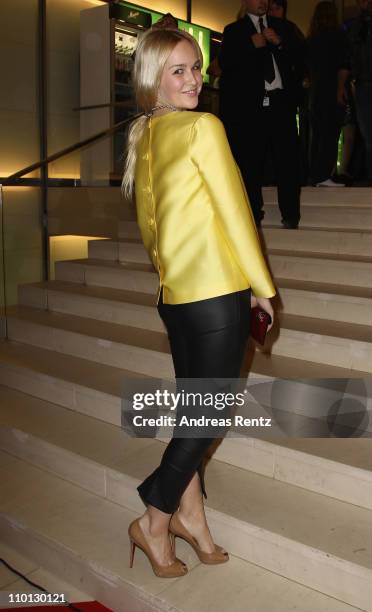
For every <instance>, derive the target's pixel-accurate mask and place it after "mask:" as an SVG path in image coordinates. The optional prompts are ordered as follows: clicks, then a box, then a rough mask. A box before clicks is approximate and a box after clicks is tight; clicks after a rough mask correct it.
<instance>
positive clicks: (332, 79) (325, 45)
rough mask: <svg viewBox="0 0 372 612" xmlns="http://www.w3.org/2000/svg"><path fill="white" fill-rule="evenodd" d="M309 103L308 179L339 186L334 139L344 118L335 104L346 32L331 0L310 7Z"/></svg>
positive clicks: (338, 106) (343, 56) (308, 43)
mask: <svg viewBox="0 0 372 612" xmlns="http://www.w3.org/2000/svg"><path fill="white" fill-rule="evenodd" d="M307 66H308V73H309V107H310V169H309V173H310V182H311V183H312V184H314V185H316V186H318V187H320V186H321V187H343V186H344V184H343V183H341V182H336V181H334V180H332V176H333V174H336V173H337V158H338V141H339V138H340V133H341V128H342V125H343V122H344V113H345V109H344V106H342V105H341V104H339V102H338V99H337V94H338V76H339V72H340V71H342V70H343V69H345V68H346V67H347V42H346V35H345V33H344V32H343V31H342V30H341V28H340V26H339V22H338V15H337V8H336V6H335V4H334V3H333V2H330V1H328V0H323V1H322V2H319V3H318V4H317V5H316V7H315V10H314V14H313V17H312V20H311V25H310V31H309V35H308V38H307Z"/></svg>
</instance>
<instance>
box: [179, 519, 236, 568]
mask: <svg viewBox="0 0 372 612" xmlns="http://www.w3.org/2000/svg"><path fill="white" fill-rule="evenodd" d="M169 533H170V536H171V545H172V550H173V551H175V538H176V537H179V538H182V539H183V540H185V541H186V542H188V544H190V546H192V548H193V549H194V550H195V552H196V554H197V555H198V557H199V560H200V561H201V562H202V563H206V564H208V565H217V564H218V563H226V561H228V560H229V553H227V552H226V551H224V550H223V548H222V547H221V546H219V545H218V544H215V550H214V551H213V552H211V553H208V552H205V551H204V550H202V549H201V548H200V546H199V545H198V543H197V541H196V540H195V538H194V537H193V536H192V535H191V533H190V532H189V531H188V530H187V529H186V527H185V526H184V524H183V523H182V522H181V520H180V518H179V516H178V513H177V512H175V513H174V514H173V515H172V518H171V520H170V523H169Z"/></svg>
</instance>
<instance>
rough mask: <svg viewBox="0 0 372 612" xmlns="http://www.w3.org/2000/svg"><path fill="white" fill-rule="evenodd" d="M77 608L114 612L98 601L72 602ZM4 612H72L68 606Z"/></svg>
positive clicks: (9, 609) (86, 611) (29, 608)
mask: <svg viewBox="0 0 372 612" xmlns="http://www.w3.org/2000/svg"><path fill="white" fill-rule="evenodd" d="M71 603H73V605H74V606H75V607H76V608H80V610H84V612H112V610H110V608H106V607H105V606H103V605H102V604H100V603H98V601H79V602H75V601H74V602H71ZM1 610H2V611H5V612H6V611H9V612H14V611H15V610H22V612H23V610H34V611H35V610H43V611H44V612H47V611H48V612H58V611H59V610H70V611H71V608H69V607H68V606H27V607H25V608H24V607H23V606H21V607H19V606H18V607H16V608H15V607H13V608H1Z"/></svg>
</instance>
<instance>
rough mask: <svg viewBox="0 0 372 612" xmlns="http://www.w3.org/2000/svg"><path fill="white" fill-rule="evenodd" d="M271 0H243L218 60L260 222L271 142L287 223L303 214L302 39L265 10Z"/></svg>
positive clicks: (226, 107)
mask: <svg viewBox="0 0 372 612" xmlns="http://www.w3.org/2000/svg"><path fill="white" fill-rule="evenodd" d="M267 10H268V0H243V5H242V10H241V12H240V15H239V17H240V18H239V19H238V21H236V22H234V23H231V24H229V25H228V26H226V28H225V30H224V33H223V42H222V47H221V53H220V56H219V63H220V66H221V69H222V75H221V78H220V116H221V119H222V121H223V122H224V124H225V128H226V132H227V135H228V138H229V141H230V145H231V148H232V151H233V154H234V156H235V159H236V161H237V163H238V165H239V167H240V170H241V173H242V177H243V180H244V183H245V186H246V189H247V192H248V196H249V199H250V203H251V206H252V210H253V214H254V216H255V220H256V223H257V225H260V223H261V220H262V219H263V217H264V211H263V199H262V182H263V172H264V165H265V158H266V154H267V151H268V148H269V146H270V149H271V154H272V158H273V161H274V165H275V170H276V178H277V185H278V202H279V208H280V211H281V213H282V224H283V227H285V228H288V229H296V228H297V227H298V223H299V220H300V163H299V162H300V153H299V142H298V131H297V124H296V107H297V88H298V83H297V79H296V76H295V75H296V67H297V66H298V64H299V62H302V61H303V53H304V49H303V43H302V42H301V40H300V39H299V38H298V37H297V36H296V35H295V34H294V29H293V27H291V26H290V25H289V24H288V23H287V22H286V21H285V20H283V19H278V18H275V17H270V16H268V15H267Z"/></svg>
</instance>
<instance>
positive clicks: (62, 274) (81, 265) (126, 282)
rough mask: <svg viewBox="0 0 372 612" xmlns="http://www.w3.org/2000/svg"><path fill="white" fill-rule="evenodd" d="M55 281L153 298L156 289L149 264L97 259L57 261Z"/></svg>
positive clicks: (156, 283) (153, 273) (156, 279)
mask: <svg viewBox="0 0 372 612" xmlns="http://www.w3.org/2000/svg"><path fill="white" fill-rule="evenodd" d="M55 277H56V280H60V281H68V282H73V283H80V284H85V285H96V286H98V287H110V288H112V289H124V290H125V291H135V292H139V293H150V294H152V295H154V294H155V293H156V291H157V289H158V286H159V282H158V276H157V274H156V273H155V272H154V271H153V267H152V265H151V264H141V263H131V264H128V265H127V266H126V265H125V264H120V263H118V262H112V261H104V260H100V259H76V260H73V261H58V262H56V266H55Z"/></svg>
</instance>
